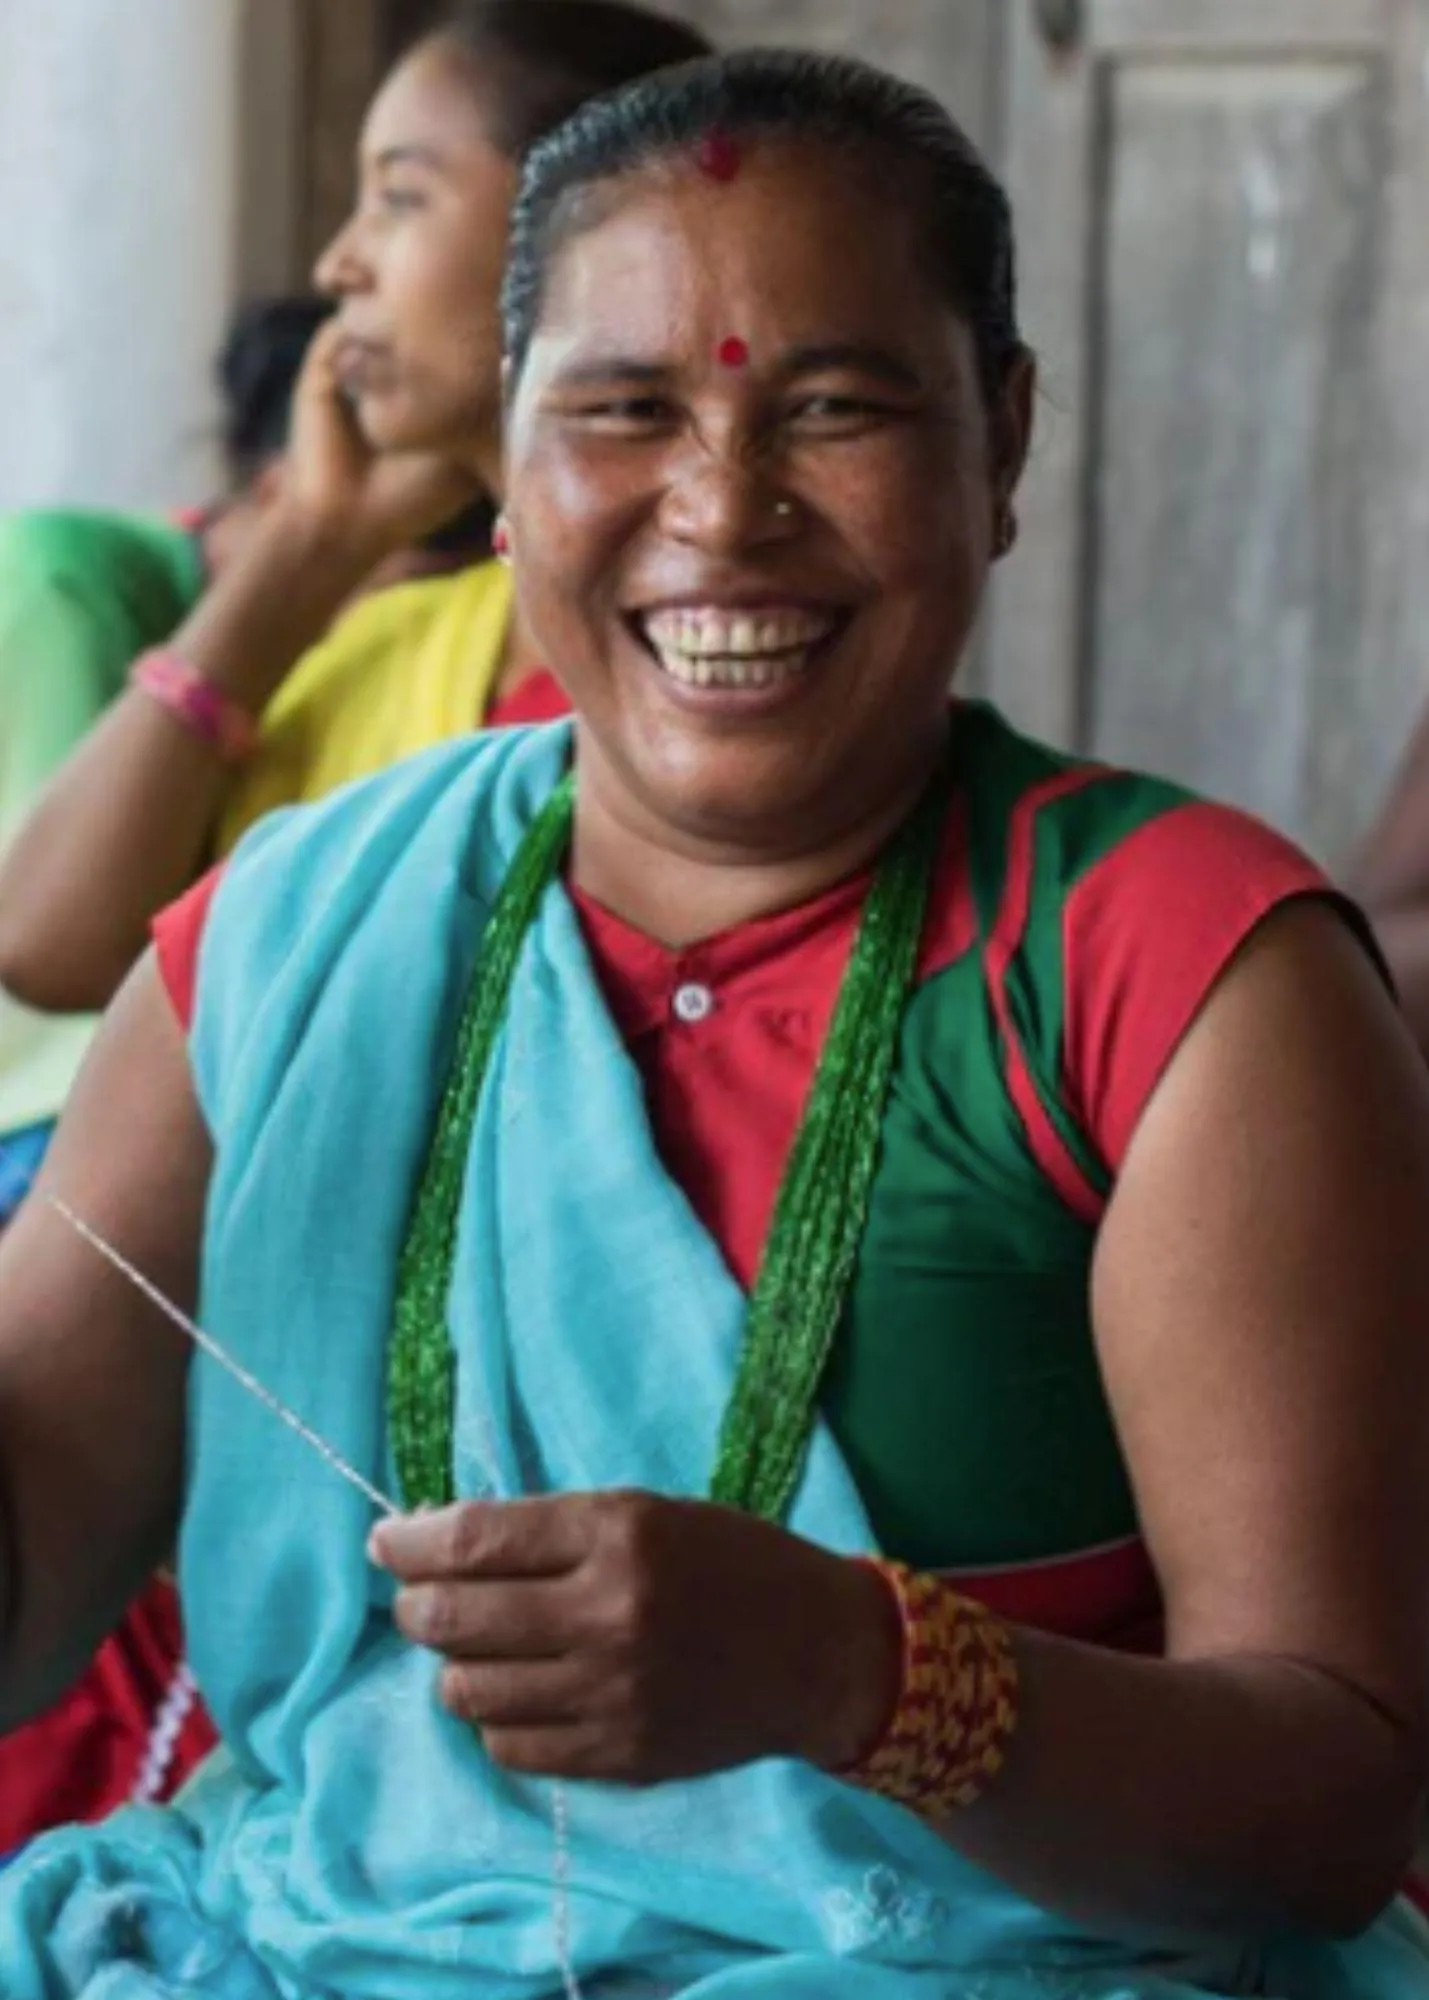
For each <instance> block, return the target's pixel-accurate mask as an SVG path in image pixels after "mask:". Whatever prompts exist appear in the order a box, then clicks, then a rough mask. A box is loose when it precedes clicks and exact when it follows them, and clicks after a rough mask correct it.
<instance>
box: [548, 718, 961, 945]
mask: <svg viewBox="0 0 1429 2000" xmlns="http://www.w3.org/2000/svg"><path fill="white" fill-rule="evenodd" d="M942 747H943V746H942V740H941V739H939V740H938V741H937V742H936V743H934V744H933V746H932V748H931V750H930V751H929V753H928V754H926V755H924V756H921V757H920V758H919V759H918V760H917V762H916V763H915V764H914V765H912V766H911V767H910V769H909V771H908V773H907V775H906V777H905V779H904V780H903V782H902V783H901V784H899V785H897V786H894V787H891V788H890V789H889V790H888V791H887V792H885V793H884V794H882V795H881V796H880V798H879V800H878V801H877V802H876V804H873V805H871V806H869V808H868V809H867V810H866V811H864V812H861V813H860V814H859V815H858V816H857V817H856V818H853V819H850V821H849V822H848V823H847V824H845V825H840V826H831V827H830V828H828V829H827V830H826V831H825V832H823V833H822V834H821V835H820V837H818V838H817V839H810V840H808V841H807V842H800V843H799V844H798V845H797V846H787V847H783V846H777V845H774V844H773V843H771V844H770V846H769V847H768V848H767V849H764V850H757V849H755V848H754V847H752V846H750V845H737V844H735V843H734V842H728V843H724V844H721V843H719V842H716V841H711V840H708V839H704V838H700V837H698V836H688V835H685V834H683V833H682V832H681V831H680V830H679V829H676V828H672V827H670V826H668V825H667V824H665V823H664V822H662V821H657V820H656V819H655V818H654V817H653V815H651V814H649V813H648V812H647V811H646V810H645V809H644V808H643V807H642V806H641V805H640V804H639V802H637V801H634V800H632V799H631V798H630V797H629V796H628V794H624V793H622V792H621V791H620V790H619V789H618V788H617V787H614V786H612V785H611V784H610V782H609V778H608V774H607V773H606V772H605V771H604V770H602V769H601V768H600V762H599V759H598V758H595V757H592V756H591V755H590V754H589V751H588V746H587V744H586V743H584V742H582V743H581V746H580V751H579V766H580V772H581V785H580V790H579V793H578V795H577V804H576V821H575V839H574V846H573V850H572V858H571V875H572V879H573V880H574V882H575V884H576V886H577V888H579V889H581V890H583V891H584V892H585V894H587V895H589V896H591V897H593V898H594V899H595V901H597V902H598V903H600V904H601V905H602V906H603V907H604V908H605V909H608V910H611V911H613V912H614V914H615V915H616V916H618V917H620V918H622V919H623V920H624V922H626V923H628V924H631V925H633V926H634V927H635V928H636V929H637V930H640V931H643V932H644V933H645V934H646V936H648V937H651V938H654V939H655V940H656V941H657V942H658V943H660V944H663V945H665V946H667V947H669V948H670V949H671V950H676V951H678V950H683V949H684V948H686V947H688V946H690V945H693V944H698V943H700V941H701V940H702V939H704V938H709V937H716V936H718V935H719V934H720V933H721V932H722V931H728V930H734V929H736V928H737V927H738V926H739V925H741V924H748V923H754V922H756V921H757V920H758V919H759V918H761V917H770V916H774V915H776V914H777V913H778V912H779V911H781V910H789V909H794V908H797V906H798V905H799V904H800V903H806V902H811V901H812V900H813V899H814V898H815V897H816V896H820V895H822V894H823V893H824V891H825V890H827V889H831V888H832V887H833V886H834V884H835V883H837V882H841V881H844V880H845V879H846V878H847V877H848V876H850V875H854V874H857V873H858V871H859V870H860V869H863V868H866V867H868V866H869V865H870V864H871V863H872V862H873V860H874V859H875V858H876V856H877V855H878V854H879V852H880V851H881V850H882V848H883V847H884V846H885V845H886V844H887V842H888V841H889V839H890V838H891V837H892V835H893V834H894V833H895V832H896V831H897V829H898V828H899V827H900V826H901V825H902V823H903V821H904V820H905V819H906V818H907V817H908V815H909V813H910V812H911V811H912V810H913V807H914V806H915V805H916V804H917V802H918V800H919V798H920V797H921V795H922V793H923V790H924V787H925V786H926V785H927V784H928V782H929V779H930V778H931V776H932V773H933V770H934V768H935V767H936V765H937V762H938V758H939V756H940V755H941V753H942Z"/></svg>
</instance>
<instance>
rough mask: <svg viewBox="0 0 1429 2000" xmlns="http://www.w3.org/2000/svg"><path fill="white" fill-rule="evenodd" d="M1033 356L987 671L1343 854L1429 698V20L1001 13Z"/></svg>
mask: <svg viewBox="0 0 1429 2000" xmlns="http://www.w3.org/2000/svg"><path fill="white" fill-rule="evenodd" d="M1011 13H1012V31H1011V37H1010V48H1009V71H1008V118H1007V128H1006V164H1007V170H1008V174H1009V179H1010V181H1011V184H1012V188H1013V193H1014V198H1015V200H1016V201H1017V203H1018V208H1019V220H1020V226H1021V235H1022V245H1023V272H1024V297H1025V309H1026V321H1027V327H1028V333H1029V337H1030V338H1031V339H1032V340H1033V342H1034V344H1035V345H1037V346H1038V348H1039V350H1040V351H1041V353H1042V355H1043V359H1044V367H1045V380H1046V391H1047V393H1046V398H1045V407H1044V415H1043V434H1042V437H1041V440H1040V441H1039V446H1038V449H1037V453H1036V457H1035V463H1034V468H1033V472H1032V475H1031V478H1030V479H1029V483H1028V487H1027V491H1026V495H1025V508H1024V514H1025V535H1024V544H1023V548H1022V549H1021V551H1020V552H1019V554H1018V555H1017V556H1016V557H1015V558H1014V560H1013V561H1012V563H1010V564H1009V566H1008V568H1007V571H1006V573H1005V575H1004V576H1003V577H1002V578H1001V579H1000V580H999V587H998V590H997V594H996V610H995V618H994V624H993V642H992V650H991V664H990V676H991V681H992V685H993V687H994V690H995V691H996V692H997V694H998V695H999V697H1000V698H1001V699H1002V700H1004V702H1005V703H1006V704H1007V705H1008V706H1009V707H1010V708H1011V709H1012V710H1013V711H1014V712H1015V713H1016V714H1017V715H1018V716H1019V718H1022V719H1025V720H1026V721H1027V722H1028V723H1029V724H1030V725H1031V726H1033V727H1035V728H1038V729H1040V730H1041V731H1043V732H1044V733H1046V734H1050V735H1052V736H1054V737H1056V738H1059V739H1061V740H1063V741H1066V742H1072V743H1077V744H1080V745H1082V746H1084V747H1088V748H1091V749H1093V750H1095V751H1096V752H1098V753H1099V754H1102V755H1105V756H1107V757H1109V758H1112V759H1114V760H1117V761H1125V762H1130V763H1137V764H1146V765H1150V766H1152V767H1154V768H1157V769H1162V770H1166V771H1168V772H1170V773H1172V774H1173V775H1175V776H1177V777H1180V778H1183V779H1185V780H1186V781H1188V782H1190V783H1192V784H1195V785H1197V786H1199V787H1201V788H1203V789H1205V790H1208V791H1210V792H1211V793H1212V794H1215V795H1218V796H1223V797H1227V798H1231V799H1234V800H1236V801H1238V802H1240V803H1242V804H1245V805H1247V806H1250V807H1252V808H1253V809H1255V810H1257V811H1259V812H1261V813H1263V814H1265V815H1266V816H1267V817H1269V818H1270V819H1272V820H1274V821H1276V822H1277V823H1278V824H1280V825H1282V826H1284V827H1286V828H1287V829H1289V830H1290V831H1291V832H1293V833H1295V834H1297V835H1299V836H1300V837H1301V838H1303V839H1305V840H1306V841H1308V842H1309V844H1310V845H1311V846H1312V847H1313V848H1315V849H1316V850H1317V851H1319V852H1320V853H1321V854H1323V855H1325V856H1326V857H1327V858H1335V857H1338V856H1340V855H1342V854H1343V853H1344V852H1345V851H1346V850H1347V848H1348V847H1349V845H1350V844H1351V843H1352V841H1353V839H1354V838H1355V837H1356V835H1357V834H1358V832H1359V831H1360V830H1361V829H1362V828H1363V826H1364V824H1365V822H1366V820H1367V818H1368V817H1369V815H1370V813H1371V812H1372V811H1373V808H1374V804H1375V801H1376V799H1377V797H1378V795H1379V792H1380V789H1381V787H1382V785H1383V783H1384V780H1385V778H1386V776H1387V773H1388V770H1389V767H1390V765H1391V763H1392V760H1393V757H1394V754H1395V751H1396V748H1397V745H1398V743H1399V741H1400V740H1401V739H1402V733H1403V730H1404V728H1405V726H1406V723H1407V720H1408V718H1409V716H1410V714H1411V712H1412V710H1413V708H1414V706H1415V704H1416V701H1417V699H1418V696H1419V692H1420V687H1421V682H1422V679H1423V665H1424V648H1423V647H1422V645H1421V643H1420V632H1421V630H1422V629H1423V614H1424V612H1425V611H1426V610H1429V602H1426V599H1429V585H1426V583H1425V581H1423V580H1422V579H1423V577H1424V575H1425V573H1426V564H1425V562H1424V559H1423V556H1422V554H1421V551H1422V550H1423V549H1424V548H1425V543H1424V540H1423V535H1424V530H1425V526H1426V521H1425V512H1426V508H1425V468H1426V467H1429V398H1426V395H1425V393H1424V391H1423V390H1422V388H1421V387H1420V386H1419V383H1418V381H1417V379H1416V377H1417V372H1418V371H1417V369H1416V368H1415V366H1414V364H1413V362H1412V360H1411V359H1410V354H1411V352H1412V347H1411V348H1408V349H1407V347H1406V343H1413V342H1415V341H1416V340H1417V342H1418V352H1419V354H1420V355H1424V354H1425V353H1426V349H1425V347H1424V345H1423V339H1424V331H1425V324H1426V318H1429V263H1426V254H1425V242H1426V241H1429V232H1426V231H1425V230H1424V229H1423V227H1422V225H1420V224H1419V223H1418V222H1417V219H1416V217H1415V214H1414V211H1415V208H1416V207H1417V206H1418V205H1419V202H1420V199H1421V197H1420V195H1419V194H1418V192H1417V190H1416V188H1415V181H1416V179H1417V180H1418V186H1419V188H1421V189H1422V187H1423V186H1424V185H1425V184H1426V183H1425V182H1424V180H1423V178H1422V176H1423V171H1424V167H1425V165H1426V129H1425V128H1426V118H1425V101H1424V100H1425V93H1424V78H1425V74H1426V72H1425V69H1424V62H1425V57H1426V54H1429V41H1427V40H1426V32H1425V27H1426V16H1427V15H1429V8H1426V6H1425V4H1424V0H1405V4H1402V5H1401V4H1395V0H1385V4H1383V5H1380V4H1372V0H1298V4H1296V0H1276V3H1275V4H1270V5H1267V4H1262V0H1257V5H1256V6H1255V7H1246V6H1243V5H1240V4H1236V5H1225V6H1222V5H1216V4H1209V0H1160V4H1157V3H1156V0H1103V4H1100V5H1098V4H1095V0H1093V4H1090V5H1088V6H1086V7H1085V8H1084V9H1083V33H1082V38H1081V40H1080V43H1079V44H1078V45H1077V46H1076V47H1075V48H1074V49H1073V50H1072V51H1071V52H1070V53H1066V52H1063V53H1056V52H1054V51H1052V50H1050V49H1049V48H1048V46H1047V44H1046V43H1045V41H1044V40H1043V39H1042V37H1041V36H1040V35H1039V34H1038V32H1037V26H1036V14H1037V10H1036V9H1035V8H1033V7H1027V8H1025V9H1023V8H1014V9H1012V10H1011Z"/></svg>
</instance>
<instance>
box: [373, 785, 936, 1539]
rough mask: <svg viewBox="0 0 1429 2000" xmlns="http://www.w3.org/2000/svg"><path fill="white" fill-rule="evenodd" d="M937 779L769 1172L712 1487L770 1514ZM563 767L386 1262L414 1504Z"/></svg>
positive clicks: (884, 1089)
mask: <svg viewBox="0 0 1429 2000" xmlns="http://www.w3.org/2000/svg"><path fill="white" fill-rule="evenodd" d="M946 790H947V788H946V782H945V781H943V780H939V781H935V782H934V783H933V784H931V785H930V786H929V787H928V790H927V792H926V793H925V794H924V796H923V799H922V800H921V802H920V803H919V805H918V806H917V808H916V810H915V811H914V812H913V813H912V815H911V816H910V818H909V819H908V820H907V821H906V822H905V823H904V825H903V827H902V829H901V830H900V832H899V833H897V834H896V835H895V836H894V838H893V840H892V841H891V842H890V843H889V845H888V846H887V848H886V849H885V850H884V854H883V857H882V859H881V860H880V862H879V865H878V870H877V873H876V875H875V877H874V881H873V886H872V888H871V889H870V890H869V894H868V899H867V901H866V903H865V905H864V911H863V916H862V918H861V920H860V923H859V929H858V935H857V938H856V939H855V941H854V946H853V951H852V954H851V956H850V959H849V963H848V967H847V970H846V971H845V973H844V977H843V983H842V985H841V986H840V989H839V997H838V1004H837V1006H836V1008H835V1010H834V1017H833V1021H832V1023H831V1025H830V1028H829V1033H828V1038H827V1040H826V1042H825V1045H824V1049H823V1053H822V1054H821V1056H820V1058H819V1064H818V1069H817V1071H816V1073H815V1077H814V1083H813V1088H812V1090H811V1091H810V1094H809V1101H808V1104H807V1106H806V1108H805V1111H804V1116H803V1118H802V1120H801V1121H800V1125H799V1130H798V1132H797V1134H796V1136H795V1139H794V1144H793V1147H792V1150H791V1152H790V1155H789V1161H788V1165H787V1166H786V1168H785V1171H784V1178H783V1180H782V1182H781V1184H780V1188H779V1194H778V1198H777V1200H776V1202H775V1206H774V1217H773V1221H772V1223H771V1225H770V1230H769V1238H768V1242H767V1243H766V1245H765V1250H764V1257H763V1261H762V1262H761V1264H760V1267H759V1274H758V1277H757V1279H756V1281H755V1286H754V1290H753V1293H752V1294H751V1297H750V1301H749V1318H748V1323H747V1332H746V1336H745V1342H744V1350H743V1353H742V1355H741V1357H740V1363H739V1370H738V1374H737V1376H736V1380H735V1385H734V1390H733V1393H732V1395H731V1397H730V1403H729V1408H728V1409H727V1410H726V1412H725V1417H724V1424H723V1429H722V1432H721V1436H720V1444H719V1453H718V1457H717V1459H716V1462H715V1470H714V1477H713V1479H712V1481H711V1485H710V1497H711V1499H713V1500H716V1501H719V1502H721V1503H722V1504H723V1505H725V1506H730V1507H739V1508H742V1509H744V1510H745V1511H746V1512H748V1513H752V1514H758V1515H761V1516H763V1517H764V1518H765V1519H766V1520H770V1521H778V1520H782V1519H783V1516H784V1514H785V1511H786V1510H787V1508H788V1506H789V1503H790V1501H791V1499H792V1498H793V1494H794V1490H795V1488H796V1486H797V1485H798V1483H799V1477H800V1474H801V1472H802V1470H803V1464H804V1458H805V1454H806V1453H807V1451H808V1446H809V1439H810V1436H811V1434H812V1431H813V1427H814V1422H815V1417H816V1412H817V1402H818V1393H819V1385H820V1383H821V1381H822V1379H823V1375H824V1369H825V1367H826V1365H827V1362H828V1358H829V1353H830V1350H831V1348H832V1346H833V1342H834V1335H835V1333H836V1331H837V1329H838V1323H839V1318H840V1315H841V1314H842V1311H843V1305H844V1298H845V1295H846V1293H847V1290H848V1286H849V1282H850V1280H851V1278H852V1276H853V1268H854V1263H855V1260H856V1258H857V1256H858V1247H859V1243H860V1241H861V1240H862V1237H863V1230H864V1224H865V1222H866V1220H867V1215H868V1204H869V1197H870V1194H871V1192H872V1188H873V1178H874V1174H875V1171H876V1169H877V1165H878V1154H879V1141H880V1135H881V1131H882V1126H883V1116H884V1111H885V1108H886V1106H887V1102H888V1092H889V1088H890V1085H891V1083H892V1078H893V1067H894V1063H895V1060H896V1058H897V1052H898V1038H899V1032H900V1029H901V1026H902V1021H903V1015H904V1011H905V1009H906V1006H907V1003H908V996H909V994H910V992H911V990H912V985H913V980H914V976H915V973H916V970H917V962H918V947H919V942H920V940H921V938H922V934H923V920H924V915H925V912H926V910H927V905H928V893H929V888H930V884H931V881H932V875H933V870H934V867H935V866H936V863H937V857H938V851H939V847H940V844H941V838H942V827H943V818H944V809H945V802H946ZM574 806H575V778H574V775H571V776H568V777H566V778H565V779H564V780H563V782H562V783H561V784H560V785H559V786H558V787H557V789H556V790H555V792H554V793H553V794H552V795H551V797H550V799H549V800H548V801H547V802H546V805H545V806H544V807H543V808H542V810H541V812H540V813H539V814H538V815H537V817H536V819H535V820H534V821H533V823H532V825H531V827H530V829H529V831H528V832H527V834H526V837H525V839H524V840H523V842H522V844H521V846H520V848H519V849H518V851H517V853H516V856H515V858H514V860H513V861H512V864H511V867H510V870H509V871H508V873H507V876H506V880H505V882H504V883H503V884H502V887H501V890H500V893H499V895H498V896H497V899H496V904H495V907H494V909H493V910H492V913H491V917H490V920H489V921H488V924H487V928H486V932H485V935H484V937H483V940H482V948H481V953H480V957H479V959H478V962H477V966H476V969H475V971H474V973H473V975H472V980H471V985H470V988H469V990H468V993H467V998H466V1003H465V1006H464V1008H463V1011H462V1017H461V1023H460V1026H459V1028H458V1030H457V1039H456V1051H455V1055H454V1057H453V1061H452V1068H451V1074H450V1076H449V1078H448V1080H447V1083H446V1086H445V1088H444V1090H443V1093H442V1099H441V1105H440V1108H439V1110H438V1113H437V1122H436V1131H435V1135H434V1137H433V1140H432V1145H431V1150H430V1152H429V1153H428V1155H427V1159H426V1163H425V1165H424V1167H423V1170H422V1175H421V1179H420V1182H419V1184H418V1189H417V1197H416V1202H415V1204H414V1206H413V1210H412V1218H411V1222H410V1224H409V1226H408V1231H407V1237H406V1241H405V1243H404V1244H403V1247H402V1253H401V1257H400V1260H399V1263H398V1271H397V1298H396V1307H395V1312H394V1320H393V1335H392V1346H391V1354H390V1358H389V1366H388V1416H389V1421H390V1423H391V1428H392V1439H393V1449H394V1452H395V1456H396V1461H397V1471H398V1476H399V1478H400V1481H401V1486H402V1492H403V1496H404V1498H405V1500H406V1503H407V1505H408V1506H409V1507H411V1508H417V1507H423V1506H425V1507H444V1506H448V1505H450V1504H451V1503H452V1501H453V1500H455V1498H456V1497H457V1496H456V1488H455V1476H454V1472H453V1457H452V1443H453V1430H454V1424H455V1413H456V1357H455V1355H454V1353H453V1351H452V1346H451V1340H450V1336H449V1333H448V1329H447V1300H448V1298H449V1297H450V1294H451V1287H452V1272H453V1268H454V1265H455V1260H456V1241H457V1226H458V1219H459V1216H460V1211H461V1199H462V1188H463V1183H464V1181H465V1177H466V1163H467V1155H468V1152H469V1150H470V1145H471V1133H472V1125H473V1122H474V1120H475V1117H476V1109H477V1104H478V1101H479V1099H480V1095H481V1088H482V1084H483V1082H484V1081H485V1077H486V1072H487V1068H488V1066H489V1064H490V1061H491V1053H492V1050H493V1048H494V1047H495V1045H496V1039H497V1036H498V1035H499V1034H500V1032H501V1026H502V1022H503V1020H504V1019H505V1014H506V1006H507V1002H508V999H509V997H510V993H511V984H512V980H513V978H514V976H515V972H516V965H517V961H518V959H519V957H520V954H521V948H522V946H523V944H524V943H525V940H526V933H527V932H528V931H529V930H530V928H531V925H532V923H533V922H534V921H535V918H536V913H537V911H538V909H539V908H540V904H541V898H542V897H543V896H544V894H545V892H546V890H547V888H548V887H549V886H550V884H551V883H552V881H554V880H555V878H556V877H557V876H558V875H559V873H560V871H561V868H562V866H563V864H564V861H565V857H566V854H567V852H568V850H569V846H570V838H571V822H572V816H573V812H574Z"/></svg>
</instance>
